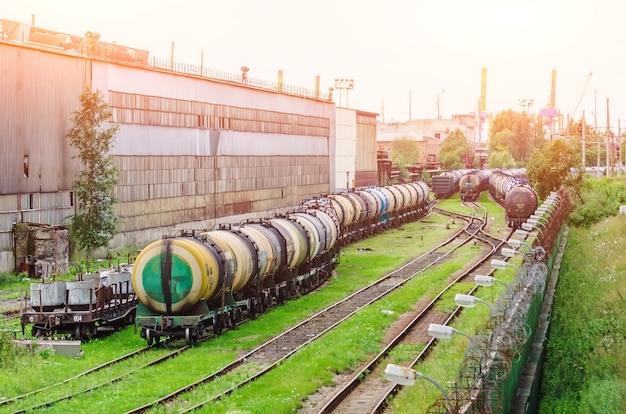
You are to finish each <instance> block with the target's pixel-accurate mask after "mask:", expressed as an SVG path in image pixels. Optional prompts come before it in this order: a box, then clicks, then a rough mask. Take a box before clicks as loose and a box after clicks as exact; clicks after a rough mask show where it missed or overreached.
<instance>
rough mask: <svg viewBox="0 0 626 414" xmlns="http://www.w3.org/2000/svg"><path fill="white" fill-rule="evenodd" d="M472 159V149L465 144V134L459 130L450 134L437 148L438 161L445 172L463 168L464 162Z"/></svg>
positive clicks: (468, 144)
mask: <svg viewBox="0 0 626 414" xmlns="http://www.w3.org/2000/svg"><path fill="white" fill-rule="evenodd" d="M473 157H474V148H473V147H472V146H471V145H470V143H469V142H467V138H466V137H465V134H464V133H463V132H462V131H461V130H460V129H458V128H457V129H455V130H454V131H452V132H450V133H449V134H448V136H447V137H446V139H444V140H443V142H442V143H441V148H439V161H440V162H441V166H442V167H443V168H444V169H447V170H457V169H460V168H465V165H466V160H467V161H469V160H471V159H472V158H473Z"/></svg>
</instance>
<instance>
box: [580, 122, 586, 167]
mask: <svg viewBox="0 0 626 414" xmlns="http://www.w3.org/2000/svg"><path fill="white" fill-rule="evenodd" d="M582 123H583V130H582V132H581V139H582V147H583V154H582V156H583V172H585V171H586V167H587V162H586V159H587V158H586V157H587V156H586V154H585V126H586V125H585V111H584V110H583V122H582Z"/></svg>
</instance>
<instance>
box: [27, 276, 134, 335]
mask: <svg viewBox="0 0 626 414" xmlns="http://www.w3.org/2000/svg"><path fill="white" fill-rule="evenodd" d="M131 270H132V265H119V266H116V267H115V268H112V269H107V270H102V271H98V272H95V273H86V274H79V275H77V277H76V280H73V281H54V282H42V283H31V285H30V296H29V297H28V298H27V300H26V301H25V302H24V305H23V307H22V309H21V323H22V333H23V334H25V331H26V326H28V325H32V331H31V333H32V336H34V337H42V336H51V335H54V334H63V335H69V336H71V337H72V338H74V339H77V340H80V339H86V338H89V337H97V336H101V335H103V334H106V333H110V332H113V331H115V330H118V329H120V328H122V327H124V326H127V325H129V324H132V322H133V320H134V318H135V310H136V307H137V298H136V296H135V294H134V291H133V288H132V284H131Z"/></svg>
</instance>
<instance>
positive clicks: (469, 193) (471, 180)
mask: <svg viewBox="0 0 626 414" xmlns="http://www.w3.org/2000/svg"><path fill="white" fill-rule="evenodd" d="M490 175H491V171H490V170H473V171H470V172H469V173H467V174H465V175H463V177H461V179H460V180H459V195H460V197H461V200H463V201H476V200H477V199H478V197H480V194H481V193H482V192H483V191H485V190H487V189H488V187H489V176H490Z"/></svg>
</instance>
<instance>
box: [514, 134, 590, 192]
mask: <svg viewBox="0 0 626 414" xmlns="http://www.w3.org/2000/svg"><path fill="white" fill-rule="evenodd" d="M581 166H582V164H581V158H580V154H579V153H578V151H577V149H576V145H575V144H573V143H569V142H567V141H566V140H564V139H556V140H554V141H551V142H548V143H546V144H545V145H544V146H543V147H542V148H540V149H538V150H536V151H535V152H534V153H533V155H532V157H531V159H530V161H529V162H528V165H527V166H526V176H527V177H528V181H529V182H530V183H531V185H532V186H533V187H534V188H535V190H536V191H537V194H538V195H539V197H541V198H545V197H547V196H548V195H549V194H550V191H556V190H558V189H559V188H560V187H561V186H565V187H567V188H569V189H570V190H571V191H570V193H571V194H579V189H580V185H581V183H582V177H583V172H582V170H581Z"/></svg>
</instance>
